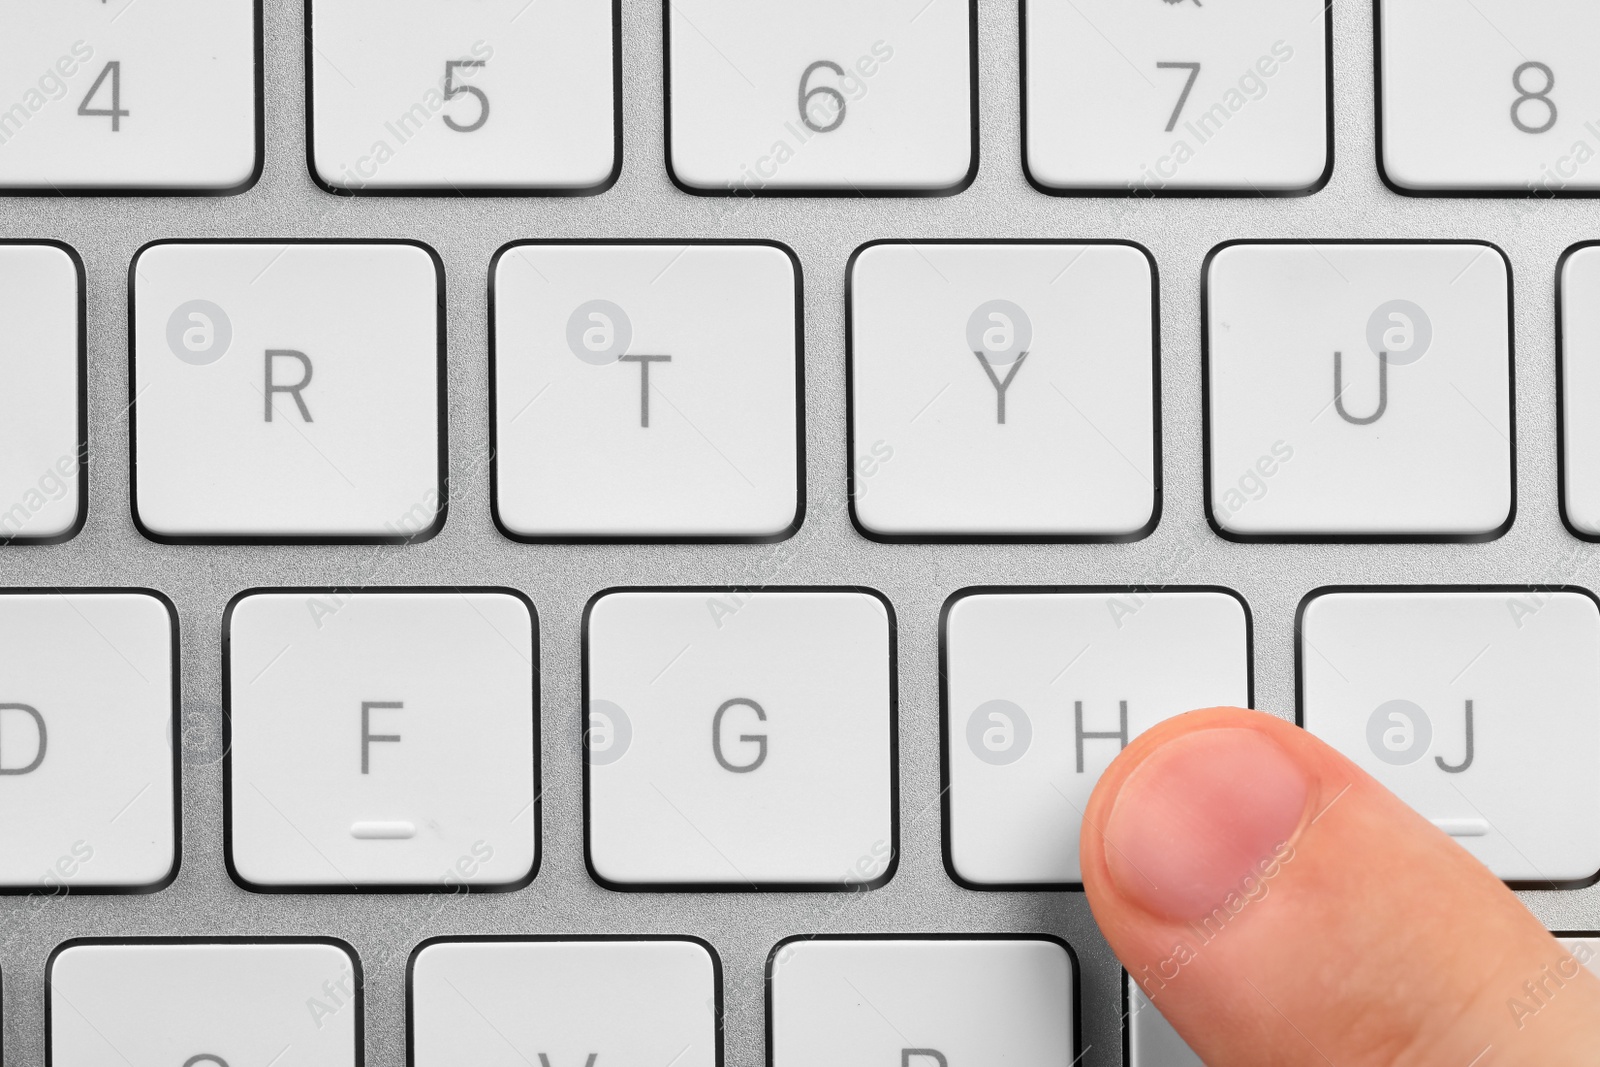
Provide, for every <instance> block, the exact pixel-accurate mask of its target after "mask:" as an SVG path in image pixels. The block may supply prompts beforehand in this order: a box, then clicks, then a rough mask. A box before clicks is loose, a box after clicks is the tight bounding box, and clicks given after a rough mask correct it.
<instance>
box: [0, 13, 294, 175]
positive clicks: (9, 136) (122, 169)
mask: <svg viewBox="0 0 1600 1067" xmlns="http://www.w3.org/2000/svg"><path fill="white" fill-rule="evenodd" d="M260 14H261V3H260V0H100V2H99V3H61V2H60V0H10V2H8V3H7V4H5V5H4V6H3V7H0V189H29V190H35V191H39V192H71V191H104V192H130V193H140V192H179V191H183V192H199V193H236V192H242V191H243V190H245V189H247V188H249V187H250V186H251V185H252V184H254V183H255V180H256V178H257V177H258V176H259V175H260V173H261V137H262V130H261V114H260V112H261V100H260V83H261V71H260V67H259V55H260V48H261V41H260V32H261V30H260Z"/></svg>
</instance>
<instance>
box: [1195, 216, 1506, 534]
mask: <svg viewBox="0 0 1600 1067" xmlns="http://www.w3.org/2000/svg"><path fill="white" fill-rule="evenodd" d="M1510 274H1511V268H1510V266H1509V264H1508V263H1507V262H1506V259H1505V256H1504V255H1502V254H1501V253H1500V251H1499V249H1497V248H1495V247H1493V246H1491V245H1486V244H1476V243H1470V242H1462V243H1455V242H1445V243H1435V244H1387V243H1382V242H1354V243H1345V244H1341V243H1328V244H1310V243H1307V242H1299V241H1284V242H1266V243H1239V244H1230V245H1223V246H1222V247H1220V248H1218V249H1217V250H1216V251H1215V252H1213V253H1212V256H1211V260H1210V264H1209V266H1208V267H1207V269H1206V278H1205V285H1206V292H1207V296H1206V301H1207V303H1206V308H1205V315H1206V321H1207V333H1206V335H1205V338H1204V343H1205V346H1206V348H1205V361H1206V371H1205V373H1206V374H1207V387H1208V397H1209V399H1208V401H1207V403H1208V410H1207V412H1206V417H1207V423H1208V427H1209V429H1208V440H1207V449H1208V452H1207V459H1208V475H1207V485H1206V492H1207V500H1206V504H1207V511H1208V515H1209V517H1210V519H1211V523H1212V525H1213V527H1214V528H1215V529H1216V530H1217V531H1218V532H1219V533H1221V534H1223V535H1224V536H1226V537H1231V538H1237V539H1240V540H1253V539H1267V540H1271V539H1278V538H1282V539H1289V540H1296V539H1299V540H1319V539H1327V540H1339V539H1346V540H1351V539H1355V540H1359V539H1366V538H1372V539H1379V540H1385V539H1386V540H1460V541H1482V540H1488V539H1491V538H1494V537H1498V536H1499V535H1500V534H1502V533H1504V532H1505V531H1506V529H1507V528H1509V526H1510V524H1511V520H1512V508H1513V499H1514V494H1513V482H1512V479H1513V468H1512V455H1511V436H1512V415H1511V403H1512V397H1511V308H1510Z"/></svg>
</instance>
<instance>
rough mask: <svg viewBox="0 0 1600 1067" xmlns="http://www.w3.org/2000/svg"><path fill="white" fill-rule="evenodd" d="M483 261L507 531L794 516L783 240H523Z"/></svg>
mask: <svg viewBox="0 0 1600 1067" xmlns="http://www.w3.org/2000/svg"><path fill="white" fill-rule="evenodd" d="M491 273H492V275H493V278H492V285H493V304H494V313H493V314H494V323H493V329H494V349H493V351H494V355H493V363H494V398H493V401H492V402H493V404H494V414H495V423H494V426H495V429H494V433H495V463H496V490H495V517H496V521H497V522H498V523H499V524H500V527H501V529H502V530H504V531H505V532H506V533H507V534H508V535H509V536H511V537H514V538H519V539H523V540H535V541H536V540H563V539H565V540H573V539H584V538H591V537H594V538H610V539H619V540H640V539H651V538H662V539H676V540H725V541H736V540H745V541H751V540H760V541H768V540H776V539H779V538H782V537H785V536H787V535H788V534H790V533H792V532H793V531H794V530H795V529H796V528H797V527H798V526H799V523H800V514H801V501H800V474H799V471H800V464H801V454H800V447H801V446H800V432H801V431H800V426H799V407H800V399H801V394H800V385H799V378H800V363H799V361H800V334H799V329H800V324H799V320H798V318H797V306H798V304H799V300H800V267H799V264H798V262H797V261H796V260H795V259H794V258H793V254H792V253H790V252H789V251H788V249H786V248H784V247H783V246H781V245H776V244H770V243H766V242H751V243H742V244H691V245H672V244H656V243H643V244H593V243H554V244H541V243H527V244H515V245H509V246H507V247H506V248H504V249H502V250H501V251H500V253H499V254H498V255H497V256H496V257H495V263H494V266H493V268H492V271H491Z"/></svg>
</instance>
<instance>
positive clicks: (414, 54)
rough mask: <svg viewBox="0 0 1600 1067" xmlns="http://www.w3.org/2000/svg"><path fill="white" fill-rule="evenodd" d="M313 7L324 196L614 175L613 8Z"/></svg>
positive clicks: (314, 132)
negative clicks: (342, 193)
mask: <svg viewBox="0 0 1600 1067" xmlns="http://www.w3.org/2000/svg"><path fill="white" fill-rule="evenodd" d="M308 2H309V3H310V6H311V30H310V44H311V47H310V49H308V56H309V62H310V67H311V82H310V119H311V130H310V133H311V142H312V144H311V150H312V170H313V171H314V173H315V175H316V178H317V180H318V182H319V183H320V184H322V186H323V187H324V188H327V189H329V190H330V191H333V192H361V191H364V190H373V191H380V192H399V191H418V192H430V191H434V192H440V193H447V194H451V195H454V194H455V193H458V192H462V191H471V190H475V189H476V190H491V191H493V190H503V191H510V190H547V191H560V192H587V193H597V192H600V191H601V190H602V189H604V188H606V187H607V186H609V185H610V184H611V182H612V181H614V180H615V178H616V174H617V169H618V167H619V166H620V163H621V156H620V152H619V151H618V149H619V146H620V141H619V138H618V133H617V127H616V115H617V103H618V99H617V93H616V89H617V86H616V79H617V63H618V61H619V57H618V56H617V54H616V52H615V49H614V47H613V42H614V39H615V36H616V32H617V27H616V25H615V24H614V23H613V21H612V19H613V7H614V5H613V4H609V3H596V2H594V0H541V2H539V3H530V2H529V0H488V2H484V0H470V2H469V0H443V2H441V0H308Z"/></svg>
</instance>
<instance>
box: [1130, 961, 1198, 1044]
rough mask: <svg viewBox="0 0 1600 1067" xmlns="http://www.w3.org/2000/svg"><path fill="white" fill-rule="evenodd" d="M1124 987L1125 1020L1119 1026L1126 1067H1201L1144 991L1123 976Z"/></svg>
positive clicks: (1184, 1042)
mask: <svg viewBox="0 0 1600 1067" xmlns="http://www.w3.org/2000/svg"><path fill="white" fill-rule="evenodd" d="M1124 981H1126V982H1127V984H1128V989H1127V993H1126V994H1125V996H1126V997H1127V1000H1126V1001H1125V1002H1124V1003H1125V1004H1126V1005H1127V1017H1126V1019H1125V1021H1124V1023H1123V1026H1124V1027H1125V1029H1126V1031H1127V1034H1126V1039H1127V1045H1128V1067H1205V1064H1204V1063H1203V1062H1201V1059H1200V1057H1199V1056H1196V1055H1195V1053H1194V1049H1192V1048H1190V1047H1189V1044H1188V1042H1186V1041H1184V1039H1183V1038H1182V1037H1180V1036H1178V1031H1176V1030H1174V1029H1173V1028H1172V1024H1171V1023H1169V1022H1167V1020H1166V1019H1165V1018H1164V1017H1163V1016H1162V1014H1161V1012H1160V1011H1158V1010H1157V1009H1156V1006H1155V1005H1154V1004H1152V1003H1151V1002H1150V998H1149V997H1147V996H1145V995H1144V990H1142V989H1140V988H1139V984H1138V983H1137V982H1135V981H1134V980H1133V978H1132V977H1131V976H1124Z"/></svg>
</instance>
